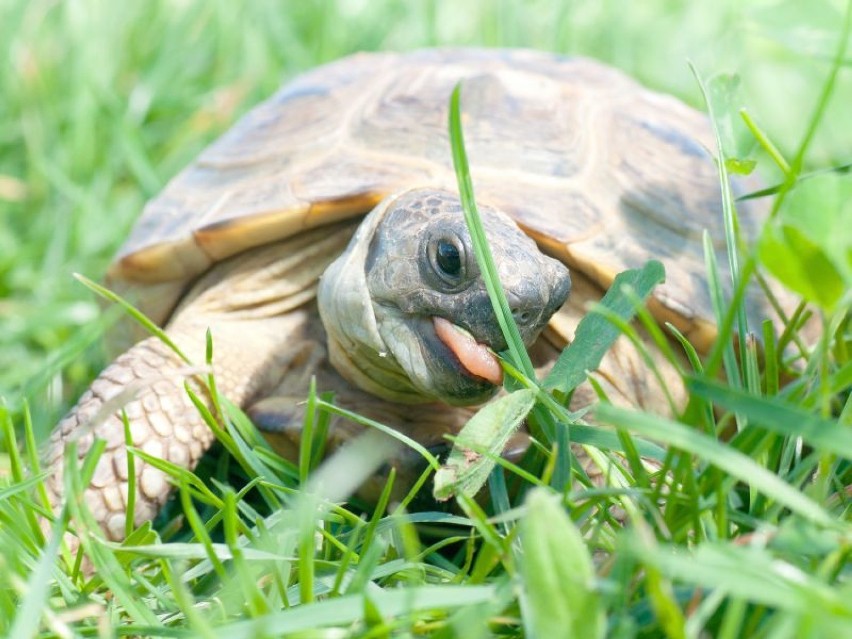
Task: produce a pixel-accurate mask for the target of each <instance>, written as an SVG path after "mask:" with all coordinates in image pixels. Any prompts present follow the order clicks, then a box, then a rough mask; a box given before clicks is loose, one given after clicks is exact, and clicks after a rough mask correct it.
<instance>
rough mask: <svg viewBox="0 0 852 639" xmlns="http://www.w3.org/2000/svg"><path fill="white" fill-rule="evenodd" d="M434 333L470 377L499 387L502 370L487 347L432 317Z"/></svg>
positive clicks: (462, 331)
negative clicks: (479, 378)
mask: <svg viewBox="0 0 852 639" xmlns="http://www.w3.org/2000/svg"><path fill="white" fill-rule="evenodd" d="M432 322H433V323H434V324H435V333H436V334H437V335H438V339H440V340H441V341H442V342H444V344H446V346H447V348H449V349H450V350H451V351H452V352H453V354H454V355H455V356H456V357H458V359H459V362H460V363H461V365H462V367H463V368H464V369H465V370H466V371H467V372H468V373H470V374H471V375H473V376H475V377H481V378H482V379H484V380H487V381H489V382H491V383H492V384H494V385H495V386H499V385H500V384H502V383H503V369H502V367H501V366H500V362H499V361H497V356H496V355H494V353H492V352H491V351H490V350H489V349H488V347H487V346H484V345H483V344H479V343H477V341H476V340H475V339H473V336H472V335H471V334H470V333H468V332H467V331H464V330H462V329H461V328H459V327H458V326H456V325H455V324H453V323H452V322H449V321H447V320H445V319H444V318H443V317H433V318H432Z"/></svg>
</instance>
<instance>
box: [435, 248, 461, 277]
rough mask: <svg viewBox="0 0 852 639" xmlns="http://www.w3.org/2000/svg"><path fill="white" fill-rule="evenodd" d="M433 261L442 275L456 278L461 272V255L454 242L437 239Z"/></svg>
mask: <svg viewBox="0 0 852 639" xmlns="http://www.w3.org/2000/svg"><path fill="white" fill-rule="evenodd" d="M435 263H436V264H437V265H438V268H439V269H441V271H442V272H443V274H444V275H448V276H450V277H451V278H457V277H458V276H459V275H460V274H461V266H462V265H461V255H460V254H459V249H458V247H456V245H455V244H453V243H452V242H450V241H448V240H439V241H438V244H437V246H436V247H435Z"/></svg>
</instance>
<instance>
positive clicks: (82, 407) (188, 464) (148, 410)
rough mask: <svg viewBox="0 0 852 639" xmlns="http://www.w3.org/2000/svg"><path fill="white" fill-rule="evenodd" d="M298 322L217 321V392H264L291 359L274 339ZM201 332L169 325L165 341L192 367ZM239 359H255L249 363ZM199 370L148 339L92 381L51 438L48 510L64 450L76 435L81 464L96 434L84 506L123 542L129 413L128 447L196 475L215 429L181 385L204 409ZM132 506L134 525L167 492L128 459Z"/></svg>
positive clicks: (200, 357) (154, 473)
mask: <svg viewBox="0 0 852 639" xmlns="http://www.w3.org/2000/svg"><path fill="white" fill-rule="evenodd" d="M296 319H298V314H297V315H296V316H288V317H287V318H275V319H259V320H254V321H251V320H247V321H242V322H228V323H218V324H216V325H215V326H213V328H212V330H213V339H214V349H215V353H214V361H215V367H214V368H215V373H216V383H217V388H218V390H219V392H220V393H221V394H222V396H225V397H227V398H228V399H230V400H231V401H233V402H235V403H237V404H238V405H244V404H245V403H246V402H247V401H248V400H249V399H250V398H251V397H253V396H255V395H257V394H258V393H262V392H263V390H264V387H268V386H270V385H272V384H273V383H274V381H275V380H276V379H277V376H278V375H279V374H280V373H281V372H283V371H285V370H287V366H288V363H289V361H290V360H292V357H293V356H295V355H297V354H298V353H296V352H294V351H293V349H292V348H291V347H290V346H288V345H286V344H285V343H284V340H281V339H279V340H277V341H273V338H272V336H273V335H274V334H276V333H277V334H278V335H279V336H286V335H287V334H288V332H286V331H287V329H288V328H289V327H290V326H291V325H293V324H295V323H296V322H294V321H293V320H296ZM205 331H206V326H204V325H203V324H201V323H198V324H196V325H195V326H194V327H193V328H192V329H188V328H186V327H181V328H171V329H170V330H169V334H170V337H171V338H172V339H173V340H174V341H175V342H176V343H177V344H178V345H179V347H180V348H181V350H182V351H184V352H185V353H186V354H187V355H188V356H189V357H190V359H191V361H193V362H204V342H205ZM246 353H253V354H255V353H257V354H259V355H257V356H255V355H252V356H251V357H246ZM203 373H204V370H203V369H199V368H197V367H190V366H189V365H187V364H186V363H185V362H184V361H183V360H181V359H180V358H179V357H178V356H177V355H176V354H175V353H174V352H173V351H172V350H171V349H170V348H169V347H168V346H166V345H165V344H163V343H162V342H161V341H160V340H159V339H157V338H154V337H151V338H148V339H146V340H144V341H142V342H140V343H138V344H137V345H135V346H133V347H132V348H131V349H129V350H128V351H126V352H125V353H124V354H122V355H121V356H119V357H118V358H117V359H116V360H115V361H114V362H113V363H112V364H111V365H110V366H108V367H107V368H106V369H105V370H104V371H103V372H102V373H101V374H100V376H99V377H98V378H97V379H96V380H95V381H94V382H93V383H92V385H91V386H90V388H89V390H88V391H86V393H85V394H84V395H83V396H82V397H81V398H80V401H79V402H78V403H77V405H76V406H75V407H74V408H73V409H72V410H71V412H70V413H69V414H68V415H67V416H66V417H65V418H64V419H63V420H62V421H61V422H60V423H59V425H58V426H57V427H56V429H55V430H54V432H53V433H52V435H51V437H50V441H49V443H48V447H47V450H46V455H45V457H44V462H45V466H46V467H47V468H49V469H50V470H51V475H50V476H49V477H48V479H47V481H46V486H47V491H48V496H49V499H50V502H51V506H52V507H53V508H54V509H55V510H56V509H57V507H58V506H59V504H60V503H61V501H62V495H63V492H64V488H63V485H62V473H63V466H64V464H63V455H64V449H65V447H66V446H67V444H68V442H69V441H70V440H71V438H76V439H77V456H78V459H80V460H82V459H83V458H84V457H85V455H86V453H87V452H88V450H89V449H90V448H91V446H92V443H93V442H94V438H95V437H97V438H100V439H103V440H105V441H106V449H105V450H104V452H103V454H102V456H101V458H100V460H99V461H98V465H97V467H96V469H95V473H94V476H93V477H92V481H91V482H90V483H89V485H88V487H87V488H86V489H85V500H86V503H87V504H88V506H89V508H90V509H91V511H92V514H93V515H94V517H95V519H96V521H98V523H99V524H100V525H101V527H102V528H103V530H104V532H105V533H106V535H107V536H108V538H110V539H112V540H116V541H118V540H121V539H122V538H123V537H124V533H125V518H126V515H125V512H126V508H127V492H128V481H129V477H128V468H127V449H126V447H125V439H124V424H123V422H122V419H121V410H122V409H123V410H124V412H125V413H126V415H127V419H128V422H129V425H130V436H131V439H132V441H133V445H134V446H135V447H137V448H139V449H141V450H142V451H144V452H145V453H148V454H149V455H151V456H154V457H158V458H161V459H165V460H167V461H169V462H171V463H173V464H175V465H177V466H180V467H182V468H187V469H190V470H191V469H193V468H194V467H195V465H196V464H197V463H198V460H199V459H200V458H201V456H202V455H203V454H204V452H205V451H206V450H207V449H208V448H209V447H210V445H211V444H212V443H213V433H212V432H211V431H210V429H209V428H208V427H207V425H206V424H205V423H204V421H203V419H202V418H201V416H200V415H199V412H198V410H197V408H196V407H195V406H193V404H192V402H191V400H190V398H189V396H188V394H187V393H186V390H185V388H184V384H185V383H188V384H189V386H190V387H191V388H192V389H193V391H194V392H195V393H196V394H198V395H199V396H200V397H201V398H202V399H203V400H204V401H205V402H208V403H209V398H208V394H207V391H206V388H205V386H204V384H203V383H202V381H201V375H203ZM135 471H136V476H135V482H136V486H137V491H136V509H135V512H134V514H133V522H134V525H136V526H138V525H140V524H141V523H143V522H144V521H147V520H150V519H152V518H153V517H154V516H155V515H156V514H157V512H158V511H159V509H160V508H161V507H162V506H163V504H164V503H165V501H166V499H167V498H168V496H169V493H170V486H169V482H168V480H167V479H166V476H165V474H164V473H163V472H162V471H160V470H158V469H156V468H154V467H153V466H151V465H150V464H148V463H146V462H144V461H143V460H141V459H139V458H137V459H136V461H135Z"/></svg>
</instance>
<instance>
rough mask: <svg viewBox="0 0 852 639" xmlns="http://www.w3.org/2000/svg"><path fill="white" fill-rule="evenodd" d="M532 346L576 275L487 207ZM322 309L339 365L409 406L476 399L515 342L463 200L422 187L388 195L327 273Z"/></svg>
mask: <svg viewBox="0 0 852 639" xmlns="http://www.w3.org/2000/svg"><path fill="white" fill-rule="evenodd" d="M480 213H481V216H482V222H483V226H484V227H485V232H486V236H487V239H488V244H489V247H490V249H491V252H492V255H493V256H494V261H495V262H496V264H497V268H498V273H499V277H500V281H501V283H502V285H503V288H504V290H505V291H506V296H507V298H508V300H509V304H510V306H511V308H512V313H513V315H514V317H515V321H516V322H517V324H518V328H519V329H520V332H521V336H522V338H523V340H524V343H525V344H526V345H527V346H529V345H530V344H532V342H533V341H535V339H536V338H537V337H538V334H539V333H540V331H541V329H542V328H544V326H545V324H547V321H548V320H549V319H550V317H551V315H553V313H555V312H556V311H557V310H558V309H559V307H560V306H562V304H563V303H564V302H565V300H566V298H567V297H568V292H569V290H570V288H571V280H570V278H569V276H568V270H567V269H566V268H565V266H563V265H562V264H561V263H560V262H558V261H556V260H554V259H551V258H549V257H547V256H545V255H544V254H543V253H541V251H540V250H539V249H538V247H537V246H536V244H535V242H533V241H532V240H531V239H530V238H529V237H527V236H526V235H525V234H524V233H523V232H522V231H521V230H520V229H519V228H518V226H517V224H515V222H514V221H512V219H511V218H509V217H508V216H507V215H505V214H504V213H502V212H500V211H497V210H495V209H492V208H488V207H480ZM318 299H319V310H320V315H321V317H322V321H323V324H324V326H325V329H326V332H327V334H328V343H329V356H330V358H331V362H332V364H333V365H334V366H335V368H337V370H338V371H339V372H340V373H341V374H342V375H343V376H344V377H345V378H347V379H348V380H349V381H350V382H352V383H354V384H356V385H357V386H359V387H360V388H362V389H364V390H366V391H368V392H370V393H373V394H374V395H377V396H379V397H383V398H386V399H390V400H393V401H402V402H412V403H414V402H425V401H434V400H439V401H442V402H444V403H447V404H452V405H468V404H476V403H480V402H482V401H484V400H485V399H487V398H488V397H490V396H491V395H492V394H493V393H494V391H495V389H496V387H497V386H498V385H499V384H500V383H501V381H502V369H501V368H500V365H499V362H498V361H497V359H496V357H495V356H494V352H495V351H501V350H504V349H505V348H506V342H505V339H504V338H503V335H502V333H501V331H500V327H499V325H498V323H497V319H496V317H495V315H494V311H493V309H492V306H491V302H490V300H489V298H488V293H487V291H486V288H485V281H484V279H483V277H482V274H481V273H480V271H479V267H478V266H477V263H476V260H475V258H474V253H473V245H472V242H471V238H470V234H469V233H468V230H467V227H466V225H465V221H464V215H463V213H462V208H461V204H460V202H459V199H458V196H456V195H453V194H451V193H449V192H446V191H440V190H435V189H413V190H410V191H405V192H403V193H400V194H396V195H393V196H390V197H388V198H386V199H385V200H383V201H382V202H381V203H380V204H379V205H378V206H377V207H376V208H375V209H374V210H373V211H372V212H371V213H370V214H369V215H368V216H367V217H366V218H365V219H364V221H363V222H362V223H361V225H360V226H359V228H358V230H357V232H356V233H355V235H354V237H353V238H352V241H351V242H350V243H349V246H348V247H347V249H346V251H344V253H343V254H341V255H340V257H339V258H338V259H337V260H336V261H335V262H334V263H332V264H331V265H330V266H329V267H328V269H327V270H326V272H325V274H324V275H323V276H322V279H321V281H320V287H319V294H318Z"/></svg>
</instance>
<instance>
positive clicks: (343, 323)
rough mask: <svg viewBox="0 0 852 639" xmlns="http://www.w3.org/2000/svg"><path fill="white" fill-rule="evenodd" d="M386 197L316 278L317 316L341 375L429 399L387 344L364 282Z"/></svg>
mask: <svg viewBox="0 0 852 639" xmlns="http://www.w3.org/2000/svg"><path fill="white" fill-rule="evenodd" d="M389 199H390V198H389ZM389 199H387V200H385V201H383V202H382V203H380V204H379V205H378V206H377V207H376V208H375V209H374V210H373V211H372V212H371V213H370V214H369V215H368V216H367V217H366V218H364V221H363V222H361V225H360V226H359V227H358V230H357V231H356V232H355V235H354V236H353V237H352V240H351V241H350V242H349V246H348V247H347V249H346V250H345V251H344V252H343V253H342V254H341V255H340V257H339V258H338V259H337V260H335V261H334V262H333V263H332V264H331V265H330V266H329V267H328V269H326V271H325V273H324V274H323V276H322V278H321V279H320V285H319V290H318V293H317V302H318V305H319V312H320V317H321V318H322V322H323V325H324V326H325V330H326V334H327V336H328V354H329V359H330V361H331V364H332V366H334V367H335V368H336V369H337V371H338V372H339V373H340V374H341V375H343V377H344V378H345V379H347V380H348V381H349V382H351V383H352V384H355V385H356V386H358V387H359V388H361V389H362V390H365V391H367V392H368V393H371V394H373V395H376V396H377V397H382V398H384V399H388V400H391V401H395V402H401V403H406V404H417V403H425V402H431V401H434V400H435V397H432V396H430V395H429V394H428V393H424V392H423V391H421V390H419V389H418V388H417V387H416V386H415V385H414V384H413V383H412V381H411V379H410V378H409V376H408V374H407V373H406V372H405V370H404V369H403V368H402V366H401V365H400V364H399V362H398V361H397V360H396V358H395V357H394V356H393V354H392V353H391V349H390V348H389V347H388V345H387V344H385V341H384V339H383V338H382V335H381V333H380V331H379V326H378V323H377V319H376V313H375V310H374V308H373V300H372V298H371V297H370V294H369V290H368V287H367V277H366V261H367V256H368V253H369V248H370V240H371V239H372V237H373V235H374V234H375V231H376V227H377V226H378V225H379V224H380V223H381V221H382V219H383V218H384V215H385V213H386V212H387V210H388V201H389Z"/></svg>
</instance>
